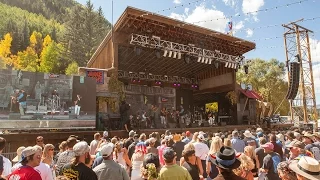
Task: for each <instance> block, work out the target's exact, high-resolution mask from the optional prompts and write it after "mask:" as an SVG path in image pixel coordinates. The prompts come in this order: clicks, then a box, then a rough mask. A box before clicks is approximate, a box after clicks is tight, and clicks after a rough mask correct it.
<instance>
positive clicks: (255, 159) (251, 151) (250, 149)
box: [244, 146, 260, 176]
mask: <svg viewBox="0 0 320 180" xmlns="http://www.w3.org/2000/svg"><path fill="white" fill-rule="evenodd" d="M244 154H245V155H246V156H248V157H249V158H250V159H251V160H252V162H253V163H254V168H253V169H252V173H253V175H254V176H255V175H257V173H258V169H259V167H260V163H259V159H258V156H257V155H256V152H255V148H254V146H246V147H245V148H244Z"/></svg>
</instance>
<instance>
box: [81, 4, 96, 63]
mask: <svg viewBox="0 0 320 180" xmlns="http://www.w3.org/2000/svg"><path fill="white" fill-rule="evenodd" d="M97 26H98V18H97V15H96V13H95V11H94V7H93V4H92V3H91V0H88V1H87V3H86V6H85V10H84V33H85V36H84V40H85V42H86V44H85V53H86V62H88V61H89V59H90V58H91V56H92V54H93V53H94V46H95V44H96V41H97V39H96V37H97V36H96V35H95V28H96V27H97Z"/></svg>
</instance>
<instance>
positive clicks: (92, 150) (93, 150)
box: [90, 140, 99, 155]
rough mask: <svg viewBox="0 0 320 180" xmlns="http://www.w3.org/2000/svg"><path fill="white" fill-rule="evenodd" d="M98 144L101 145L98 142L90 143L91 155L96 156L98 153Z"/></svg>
mask: <svg viewBox="0 0 320 180" xmlns="http://www.w3.org/2000/svg"><path fill="white" fill-rule="evenodd" d="M98 143H99V141H98V140H93V141H91V143H90V154H91V155H95V154H96V153H95V152H96V149H97V147H98Z"/></svg>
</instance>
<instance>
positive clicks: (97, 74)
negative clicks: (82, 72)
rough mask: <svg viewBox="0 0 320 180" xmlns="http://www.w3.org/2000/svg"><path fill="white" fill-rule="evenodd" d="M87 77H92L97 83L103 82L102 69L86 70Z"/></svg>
mask: <svg viewBox="0 0 320 180" xmlns="http://www.w3.org/2000/svg"><path fill="white" fill-rule="evenodd" d="M87 77H91V78H94V79H95V80H96V82H97V84H104V71H98V70H87Z"/></svg>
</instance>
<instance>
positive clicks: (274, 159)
mask: <svg viewBox="0 0 320 180" xmlns="http://www.w3.org/2000/svg"><path fill="white" fill-rule="evenodd" d="M271 158H272V162H273V171H274V173H276V174H278V169H277V167H278V164H279V163H280V162H281V159H280V156H279V155H278V154H274V155H273V156H271Z"/></svg>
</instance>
